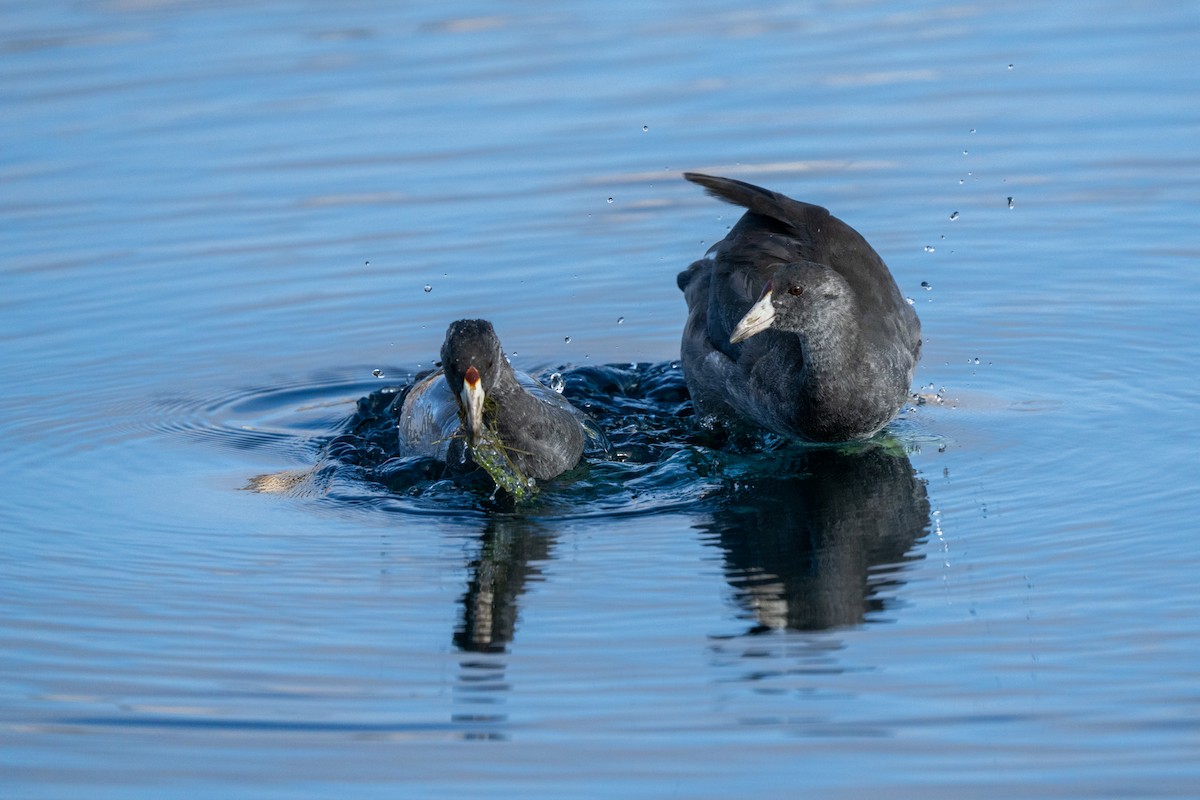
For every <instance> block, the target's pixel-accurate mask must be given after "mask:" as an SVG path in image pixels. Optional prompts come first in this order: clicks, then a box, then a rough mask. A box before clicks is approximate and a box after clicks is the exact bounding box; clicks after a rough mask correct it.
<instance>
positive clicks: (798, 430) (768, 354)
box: [678, 172, 921, 442]
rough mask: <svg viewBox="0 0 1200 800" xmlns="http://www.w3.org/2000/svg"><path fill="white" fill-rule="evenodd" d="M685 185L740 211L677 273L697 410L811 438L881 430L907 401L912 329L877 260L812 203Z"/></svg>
mask: <svg viewBox="0 0 1200 800" xmlns="http://www.w3.org/2000/svg"><path fill="white" fill-rule="evenodd" d="M684 177H685V178H687V179H688V180H689V181H692V182H693V183H698V184H700V185H701V186H703V187H704V188H705V189H707V190H708V193H709V194H711V195H712V196H714V197H716V198H718V199H721V200H725V201H727V202H730V203H733V204H734V205H739V206H742V207H744V208H746V209H747V211H746V213H745V214H743V215H742V218H741V219H740V220H739V221H738V223H737V225H735V226H734V227H733V229H732V230H731V231H730V232H729V234H728V235H727V236H726V237H725V238H724V239H723V240H722V241H720V242H717V243H716V244H715V245H713V246H712V247H711V248H710V249H709V251H708V253H707V254H706V255H705V257H704V258H702V259H701V260H699V261H697V262H695V263H694V264H692V265H691V266H690V267H688V268H687V269H686V270H684V271H683V272H681V273H679V278H678V283H679V288H680V289H681V290H683V293H684V297H685V298H686V300H687V306H688V319H687V325H686V326H685V328H684V331H683V343H682V348H681V350H682V357H683V370H684V376H685V378H686V380H687V385H688V390H689V391H690V392H691V394H692V399H693V401H694V403H695V405H696V410H697V413H698V414H699V415H701V416H704V417H710V416H711V417H715V418H716V419H717V420H718V421H719V422H722V423H724V424H725V425H727V426H728V427H732V428H735V429H736V428H739V427H742V428H744V427H746V426H747V425H749V426H754V427H757V428H765V429H766V430H768V431H771V432H774V433H777V434H780V435H782V436H785V437H789V438H793V439H802V440H807V441H812V442H840V441H848V440H852V439H862V438H866V437H868V436H870V435H871V434H873V433H875V432H876V431H878V430H879V429H880V428H882V427H883V426H884V425H886V424H887V423H888V421H889V420H891V419H892V417H894V416H895V415H896V412H897V411H898V410H899V409H900V407H901V406H902V405H903V404H904V401H905V400H906V399H907V397H908V391H909V386H910V384H911V383H912V376H913V370H914V369H915V368H916V364H917V359H918V358H920V354H921V323H920V321H919V320H918V319H917V315H916V312H915V311H913V309H912V306H910V305H909V303H908V301H906V300H905V299H904V296H903V295H901V294H900V290H899V288H897V286H896V282H895V280H893V278H892V275H891V273H890V272H888V268H887V265H885V264H884V263H883V259H881V258H880V257H879V254H878V253H876V252H875V251H874V250H873V249H872V248H871V246H870V245H869V244H867V241H866V239H864V238H863V237H862V236H861V235H859V233H858V232H857V231H855V230H854V229H853V228H851V227H850V226H849V225H847V224H846V223H844V222H842V221H841V220H839V219H838V218H837V217H834V216H832V215H831V214H830V213H829V212H828V211H826V210H825V209H824V208H821V207H820V206H814V205H810V204H808V203H801V202H799V201H796V200H792V199H791V198H789V197H785V196H784V195H781V194H778V193H776V192H772V191H769V190H767V189H762V188H760V187H758V186H753V185H751V184H749V183H743V182H742V181H737V180H733V179H730V178H718V177H713V176H710V175H700V174H697V173H691V172H688V173H684Z"/></svg>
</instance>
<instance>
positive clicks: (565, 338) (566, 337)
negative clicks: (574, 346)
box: [563, 336, 571, 344]
mask: <svg viewBox="0 0 1200 800" xmlns="http://www.w3.org/2000/svg"><path fill="white" fill-rule="evenodd" d="M563 341H564V342H566V343H567V344H570V343H571V337H570V336H564V337H563Z"/></svg>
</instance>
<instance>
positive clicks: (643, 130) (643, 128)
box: [642, 125, 650, 133]
mask: <svg viewBox="0 0 1200 800" xmlns="http://www.w3.org/2000/svg"><path fill="white" fill-rule="evenodd" d="M649 130H650V126H649V125H643V126H642V133H647V132H649Z"/></svg>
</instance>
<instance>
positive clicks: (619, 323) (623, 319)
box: [617, 317, 625, 325]
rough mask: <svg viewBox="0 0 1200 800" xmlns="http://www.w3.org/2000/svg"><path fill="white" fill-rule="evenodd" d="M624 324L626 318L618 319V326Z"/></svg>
mask: <svg viewBox="0 0 1200 800" xmlns="http://www.w3.org/2000/svg"><path fill="white" fill-rule="evenodd" d="M624 323H625V318H624V317H617V324H618V325H623V324H624Z"/></svg>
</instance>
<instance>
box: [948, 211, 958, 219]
mask: <svg viewBox="0 0 1200 800" xmlns="http://www.w3.org/2000/svg"><path fill="white" fill-rule="evenodd" d="M950 219H958V212H957V211H955V212H953V213H952V214H951V215H950Z"/></svg>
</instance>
